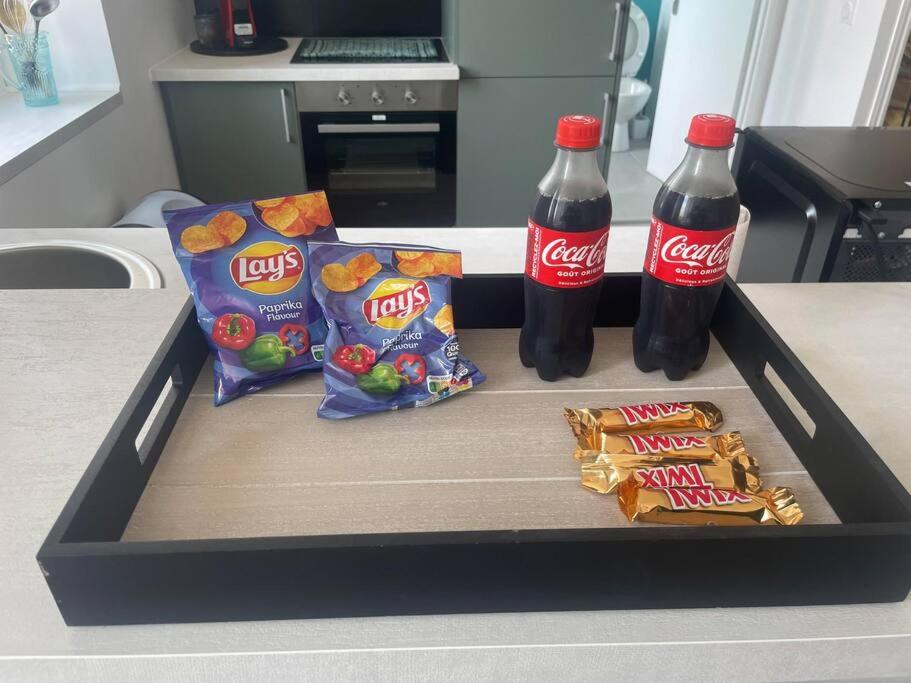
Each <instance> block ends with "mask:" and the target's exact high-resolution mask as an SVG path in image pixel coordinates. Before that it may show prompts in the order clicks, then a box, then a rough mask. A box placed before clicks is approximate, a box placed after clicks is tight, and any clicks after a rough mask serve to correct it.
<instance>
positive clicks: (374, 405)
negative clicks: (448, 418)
mask: <svg viewBox="0 0 911 683" xmlns="http://www.w3.org/2000/svg"><path fill="white" fill-rule="evenodd" d="M307 246H308V249H309V250H310V266H311V269H312V273H313V278H312V280H313V295H314V296H315V297H316V300H317V301H318V302H319V304H320V306H322V308H323V314H324V315H325V317H326V320H327V322H328V323H329V336H328V337H327V339H326V352H325V354H326V361H325V364H324V366H323V377H324V379H325V381H326V397H325V398H324V399H323V402H322V403H321V404H320V407H319V410H318V411H317V414H318V415H319V416H320V417H327V418H331V419H340V418H344V417H353V416H355V415H363V414H365V413H375V412H379V411H383V410H395V409H398V408H412V407H420V406H426V405H430V404H431V403H435V402H437V401H440V400H442V399H444V398H447V397H449V396H452V395H454V394H456V393H458V392H460V391H464V390H465V389H470V388H471V387H473V386H474V385H476V384H480V383H481V382H483V381H484V379H485V377H484V375H483V374H482V373H481V372H480V371H479V370H478V369H477V368H476V367H475V366H474V364H473V363H472V362H471V361H469V360H467V359H466V358H464V357H462V356H461V355H460V354H459V338H458V336H457V335H456V332H455V326H454V324H453V315H452V304H451V303H450V287H449V280H450V278H451V277H461V276H462V255H461V253H459V252H457V251H447V250H443V249H432V248H429V247H411V246H398V245H381V244H347V243H344V242H336V243H324V242H311V243H310V244H308V245H307Z"/></svg>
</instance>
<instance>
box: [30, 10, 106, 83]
mask: <svg viewBox="0 0 911 683" xmlns="http://www.w3.org/2000/svg"><path fill="white" fill-rule="evenodd" d="M41 30H42V31H47V32H48V34H49V35H50V46H51V58H52V60H53V64H54V78H55V80H56V82H57V89H58V90H60V91H66V90H102V89H114V88H117V65H116V63H115V62H114V55H113V52H112V50H111V40H110V37H109V35H108V30H107V26H106V24H105V20H104V7H103V6H102V2H101V0H63V2H61V3H60V7H58V8H57V10H56V11H55V12H54V13H53V14H51V15H50V16H49V17H48V18H47V19H44V20H43V21H42V22H41Z"/></svg>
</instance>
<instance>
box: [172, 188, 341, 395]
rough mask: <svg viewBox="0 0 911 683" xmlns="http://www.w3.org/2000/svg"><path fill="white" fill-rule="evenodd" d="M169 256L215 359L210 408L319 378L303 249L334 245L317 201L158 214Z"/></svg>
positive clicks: (320, 333)
mask: <svg viewBox="0 0 911 683" xmlns="http://www.w3.org/2000/svg"><path fill="white" fill-rule="evenodd" d="M165 218H166V219H167V223H168V234H169V235H170V237H171V244H172V246H173V247H174V254H175V256H177V260H178V262H179V263H180V268H181V270H182V271H183V275H184V277H185V278H186V280H187V284H188V285H189V287H190V292H191V293H192V294H193V300H194V301H195V302H196V316H197V319H198V320H199V325H200V327H202V330H203V332H204V333H205V335H206V339H207V340H208V342H209V347H210V348H211V349H212V355H213V356H214V357H215V364H214V365H215V405H221V404H222V403H225V402H227V401H230V400H231V399H234V398H237V397H238V396H242V395H244V394H249V393H252V392H254V391H258V390H260V389H262V388H263V387H266V386H268V385H270V384H274V383H276V382H280V381H281V380H283V379H286V378H288V377H291V376H292V375H296V374H297V373H299V372H302V371H304V370H319V369H320V367H321V366H322V360H323V343H324V341H325V339H326V322H325V320H324V319H323V316H322V313H321V311H320V308H319V305H318V304H317V303H316V302H315V301H314V300H313V295H312V293H311V289H310V269H309V267H308V260H309V256H308V254H307V240H308V238H309V237H310V236H316V237H318V238H319V239H321V240H324V241H325V240H335V239H337V237H336V234H335V224H334V223H333V222H332V214H331V213H330V212H329V204H328V202H327V201H326V194H325V192H311V193H308V194H301V195H294V196H291V197H277V198H275V199H263V200H259V201H253V202H249V201H247V202H237V203H233V204H217V205H211V206H199V207H194V208H192V209H182V210H180V211H169V212H167V213H166V214H165Z"/></svg>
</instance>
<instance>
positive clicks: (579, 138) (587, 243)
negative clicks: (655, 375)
mask: <svg viewBox="0 0 911 683" xmlns="http://www.w3.org/2000/svg"><path fill="white" fill-rule="evenodd" d="M600 137H601V121H600V120H599V119H597V118H596V117H594V116H587V115H582V114H573V115H570V116H563V117H561V118H560V120H559V122H558V123H557V135H556V140H555V141H554V142H555V144H556V147H557V155H556V158H554V163H553V165H551V167H550V170H549V171H548V172H547V175H545V176H544V178H543V179H542V180H541V182H540V183H539V184H538V193H537V196H536V198H535V204H534V208H533V209H532V212H531V216H530V217H529V219H528V243H527V246H526V252H525V324H524V325H523V326H522V334H521V335H520V337H519V358H521V360H522V364H523V365H524V366H525V367H535V368H536V369H537V371H538V376H539V377H540V378H541V379H544V380H548V381H554V380H556V379H557V378H558V377H560V375H561V374H562V373H564V372H565V373H568V374H570V375H573V376H575V377H580V376H581V375H583V374H584V373H585V371H586V370H587V369H588V364H589V363H590V362H591V358H592V346H593V345H594V336H593V334H592V323H593V321H594V316H595V309H596V308H597V305H598V297H599V296H600V294H601V279H602V278H603V277H604V259H605V255H606V251H607V236H608V231H609V229H610V219H611V213H612V207H611V201H610V195H609V194H608V192H607V183H606V182H604V177H603V176H602V175H601V169H600V167H599V165H598V148H599V145H600Z"/></svg>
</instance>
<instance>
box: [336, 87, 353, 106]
mask: <svg viewBox="0 0 911 683" xmlns="http://www.w3.org/2000/svg"><path fill="white" fill-rule="evenodd" d="M337 97H338V101H339V104H343V105H345V106H346V107H347V106H348V105H349V104H351V95H349V94H348V91H347V90H345V89H344V88H339V90H338V96H337Z"/></svg>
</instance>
